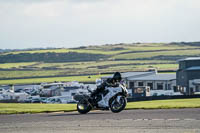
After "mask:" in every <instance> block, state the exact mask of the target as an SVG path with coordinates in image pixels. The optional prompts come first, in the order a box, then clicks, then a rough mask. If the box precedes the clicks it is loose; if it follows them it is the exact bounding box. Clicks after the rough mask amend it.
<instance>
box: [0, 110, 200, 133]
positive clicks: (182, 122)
mask: <svg viewBox="0 0 200 133" xmlns="http://www.w3.org/2000/svg"><path fill="white" fill-rule="evenodd" d="M90 132H92V133H200V108H196V109H155V110H124V111H122V112H120V113H112V112H111V111H92V112H89V113H88V114H85V115H81V114H79V113H78V112H68V113H63V112H58V113H43V114H17V115H0V133H90Z"/></svg>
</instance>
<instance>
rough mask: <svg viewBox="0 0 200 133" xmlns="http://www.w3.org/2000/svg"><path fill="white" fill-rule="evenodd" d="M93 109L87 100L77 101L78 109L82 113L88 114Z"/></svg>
mask: <svg viewBox="0 0 200 133" xmlns="http://www.w3.org/2000/svg"><path fill="white" fill-rule="evenodd" d="M91 109H92V107H91V105H90V103H89V102H88V101H87V100H81V101H79V102H78V103H77V111H78V112H79V113H80V114H86V113H88V112H89V111H90V110H91Z"/></svg>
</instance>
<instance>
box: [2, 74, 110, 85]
mask: <svg viewBox="0 0 200 133" xmlns="http://www.w3.org/2000/svg"><path fill="white" fill-rule="evenodd" d="M102 76H107V75H88V76H69V77H53V78H30V79H13V80H0V85H7V84H36V83H42V82H55V81H57V82H70V81H79V82H95V81H96V79H98V78H100V77H102Z"/></svg>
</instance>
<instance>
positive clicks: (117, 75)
mask: <svg viewBox="0 0 200 133" xmlns="http://www.w3.org/2000/svg"><path fill="white" fill-rule="evenodd" d="M113 79H114V80H115V81H118V82H120V81H121V80H122V77H121V74H120V73H119V72H116V73H115V74H114V75H113Z"/></svg>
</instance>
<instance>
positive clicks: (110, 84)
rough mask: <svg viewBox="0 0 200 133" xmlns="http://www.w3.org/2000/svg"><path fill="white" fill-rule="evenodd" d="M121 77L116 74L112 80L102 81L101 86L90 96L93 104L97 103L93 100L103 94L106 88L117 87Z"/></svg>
mask: <svg viewBox="0 0 200 133" xmlns="http://www.w3.org/2000/svg"><path fill="white" fill-rule="evenodd" d="M121 79H122V77H121V74H120V73H119V72H116V73H115V74H114V75H113V77H112V78H108V79H107V80H106V81H104V82H103V83H102V84H101V85H99V86H97V89H96V90H95V91H94V92H93V93H92V94H91V97H92V98H93V100H94V101H93V102H94V103H97V102H98V100H97V99H96V98H95V97H96V96H97V95H98V94H99V93H101V92H103V91H104V90H105V88H106V87H117V86H119V83H120V81H121Z"/></svg>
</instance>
